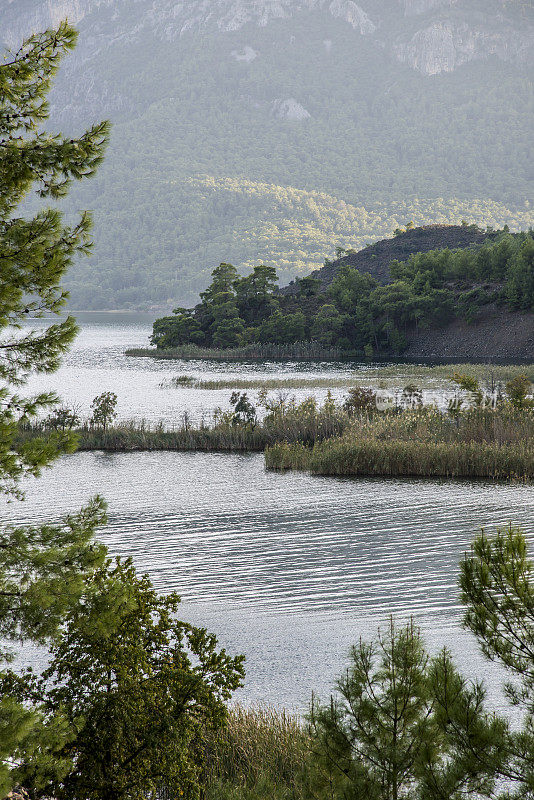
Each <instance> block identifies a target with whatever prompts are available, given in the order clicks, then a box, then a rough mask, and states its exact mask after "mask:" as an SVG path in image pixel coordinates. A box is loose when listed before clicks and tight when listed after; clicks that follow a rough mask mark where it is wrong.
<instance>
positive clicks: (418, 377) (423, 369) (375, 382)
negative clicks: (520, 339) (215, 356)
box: [162, 364, 534, 391]
mask: <svg viewBox="0 0 534 800" xmlns="http://www.w3.org/2000/svg"><path fill="white" fill-rule="evenodd" d="M455 373H459V374H461V375H465V374H467V375H471V376H473V377H474V378H476V379H477V380H478V381H479V382H480V383H481V384H482V385H483V386H485V387H489V386H496V385H499V384H500V385H501V386H504V385H505V384H506V383H507V382H508V381H510V380H512V379H513V378H516V377H518V376H519V375H526V376H527V378H529V379H530V380H531V381H532V382H534V367H533V366H532V365H531V366H528V365H527V366H524V365H494V364H440V365H438V366H423V365H418V364H387V365H384V366H368V367H367V366H364V367H362V368H361V369H359V370H355V371H354V372H353V373H352V374H350V375H335V374H332V375H331V376H319V375H318V376H313V375H310V376H302V377H300V376H299V377H292V378H276V377H274V378H271V377H269V376H266V377H263V378H261V377H258V378H239V377H234V378H217V379H209V380H205V379H202V378H197V377H195V376H192V375H177V376H176V377H174V378H171V379H170V380H169V381H166V382H164V383H163V384H162V386H164V387H165V388H167V387H173V386H174V387H176V388H191V389H205V390H222V389H236V390H237V389H241V390H255V389H259V390H262V389H263V390H266V391H269V390H275V389H281V390H284V389H287V390H291V389H321V388H323V389H336V388H341V389H344V388H347V389H348V388H350V387H353V386H355V385H356V384H358V385H361V386H374V387H377V386H381V387H382V388H399V387H403V386H405V385H407V384H409V383H415V384H417V385H418V386H419V387H420V388H422V389H436V388H444V389H445V388H446V389H449V390H452V389H455V388H456V385H455V384H454V383H453V382H452V380H451V378H452V375H453V374H455Z"/></svg>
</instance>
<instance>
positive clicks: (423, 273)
mask: <svg viewBox="0 0 534 800" xmlns="http://www.w3.org/2000/svg"><path fill="white" fill-rule="evenodd" d="M477 230H478V229H474V231H475V232H476V231H477ZM398 235H399V236H402V235H403V233H402V232H401V231H398ZM389 273H390V278H389V282H388V283H385V284H381V283H379V282H378V281H377V280H376V279H375V278H374V277H372V275H371V274H370V273H369V272H366V273H363V272H361V271H359V270H358V269H356V268H354V267H351V266H350V264H347V263H345V264H344V263H342V261H341V263H340V265H339V267H338V269H337V271H336V273H335V276H334V278H333V280H332V282H331V283H330V284H329V285H328V286H327V287H324V286H323V285H322V284H321V281H320V280H319V279H318V278H314V277H311V276H309V277H306V278H300V279H298V280H297V282H296V285H295V287H294V290H293V291H292V292H286V293H281V292H280V291H279V290H278V287H277V281H278V277H277V274H276V270H275V269H274V268H273V267H271V266H268V265H260V266H256V267H254V269H253V271H252V273H251V274H250V275H247V276H245V277H240V276H239V275H238V274H237V270H236V268H235V267H234V266H232V265H231V264H227V263H222V264H220V266H218V267H217V268H216V269H215V270H214V271H213V272H212V282H211V284H210V286H209V287H208V288H207V289H206V290H205V291H204V292H203V293H202V294H201V302H200V303H199V304H198V305H196V306H195V307H194V308H192V309H187V308H177V309H175V311H174V313H173V315H172V316H168V317H162V318H160V319H158V320H156V322H155V323H154V332H153V337H152V343H153V344H155V345H156V346H157V347H158V348H160V349H167V348H172V347H179V346H181V345H191V344H193V345H200V346H202V347H212V348H216V349H225V348H235V347H240V346H242V345H247V344H251V343H260V344H267V345H292V344H296V343H300V342H316V343H318V344H320V345H321V346H323V347H325V348H329V347H336V348H339V349H341V350H343V351H347V352H351V353H365V354H366V355H372V354H373V353H381V352H391V353H396V354H400V353H402V352H403V350H404V349H405V348H406V345H407V339H406V335H407V333H408V331H409V330H410V329H411V328H414V327H415V328H424V327H430V326H443V325H446V324H448V323H449V322H451V321H452V320H453V319H455V318H462V319H465V320H466V321H467V322H473V321H475V320H476V319H477V316H478V315H479V313H480V311H481V309H482V308H483V307H484V306H488V305H489V304H494V305H502V306H506V307H507V308H509V309H512V310H526V311H530V310H533V311H534V231H533V230H530V231H528V232H523V233H517V234H512V233H510V232H509V230H508V229H506V228H505V229H503V230H500V231H495V232H490V233H489V234H487V235H486V238H485V240H484V242H483V244H482V245H480V246H478V247H466V248H464V249H457V250H450V249H441V250H432V251H429V252H421V253H415V254H413V255H411V256H410V257H409V258H408V260H406V261H393V262H392V263H391V264H390V265H389Z"/></svg>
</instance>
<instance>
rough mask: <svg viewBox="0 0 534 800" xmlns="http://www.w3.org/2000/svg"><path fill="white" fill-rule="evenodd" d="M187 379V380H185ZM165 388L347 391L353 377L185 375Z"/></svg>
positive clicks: (168, 382) (173, 380)
mask: <svg viewBox="0 0 534 800" xmlns="http://www.w3.org/2000/svg"><path fill="white" fill-rule="evenodd" d="M186 378H187V380H186ZM163 385H164V386H165V387H167V386H172V387H176V388H180V389H184V388H189V389H207V390H218V389H236V390H237V389H242V390H254V389H260V390H261V389H263V390H266V391H269V390H273V389H282V390H283V389H322V388H323V389H336V388H340V389H348V388H350V387H351V386H354V377H350V376H348V377H335V376H332V377H331V378H320V377H316V378H314V377H309V378H221V379H217V380H202V379H200V378H190V377H189V376H186V375H178V376H177V377H176V378H171V380H170V381H167V382H166V383H165V384H163Z"/></svg>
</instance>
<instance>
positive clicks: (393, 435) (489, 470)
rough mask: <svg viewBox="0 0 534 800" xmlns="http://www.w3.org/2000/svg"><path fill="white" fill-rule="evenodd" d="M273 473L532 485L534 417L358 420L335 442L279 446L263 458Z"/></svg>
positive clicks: (512, 413) (412, 414) (420, 414)
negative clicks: (450, 479)
mask: <svg viewBox="0 0 534 800" xmlns="http://www.w3.org/2000/svg"><path fill="white" fill-rule="evenodd" d="M265 461H266V466H267V467H268V468H269V469H276V470H287V469H297V470H308V471H310V472H312V473H314V474H317V475H355V476H357V475H361V476H363V475H366V476H383V477H400V476H406V477H449V478H488V479H492V480H524V481H530V480H532V479H533V478H534V411H533V410H532V409H522V410H519V409H512V408H505V409H502V410H497V411H492V410H489V409H472V410H468V411H465V412H463V413H462V414H459V415H457V416H456V417H453V418H451V417H450V416H446V415H444V414H440V413H439V412H436V411H435V410H429V411H405V412H403V413H401V414H383V415H375V416H369V415H367V416H361V417H359V418H358V419H356V420H354V421H353V422H352V424H351V425H350V426H349V427H348V428H347V429H346V430H345V432H344V433H343V434H342V435H341V436H338V437H333V438H331V439H329V440H327V441H323V442H318V443H316V444H315V445H313V446H311V447H310V446H306V444H305V443H302V442H296V443H290V442H279V443H277V444H275V445H272V446H270V447H269V448H268V449H267V451H266V454H265Z"/></svg>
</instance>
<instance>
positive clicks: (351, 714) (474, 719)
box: [310, 621, 506, 800]
mask: <svg viewBox="0 0 534 800" xmlns="http://www.w3.org/2000/svg"><path fill="white" fill-rule="evenodd" d="M336 689H337V693H338V694H337V698H336V699H334V698H333V697H332V699H331V701H330V703H329V704H324V705H322V704H321V703H316V702H313V704H312V709H311V713H310V723H311V728H312V732H313V734H314V740H315V745H314V746H315V753H316V764H317V768H318V769H317V786H318V789H319V792H318V796H321V794H320V791H321V790H324V792H325V794H326V795H327V796H329V797H331V798H335V799H336V800H337V798H339V800H341V799H342V798H343V800H361V798H367V800H400V798H408V797H409V798H412V799H413V800H460V798H463V797H466V796H467V797H469V796H472V797H491V793H492V791H493V787H494V783H495V775H496V770H497V766H498V765H500V764H502V763H503V753H504V745H503V742H504V736H505V731H506V724H505V723H504V722H503V721H502V720H501V719H499V718H497V717H495V716H493V715H491V716H490V715H489V714H487V712H486V711H485V708H484V692H483V690H482V688H481V687H480V686H478V685H476V684H475V685H470V684H469V683H468V682H467V681H465V680H464V679H463V678H462V677H461V676H460V675H459V673H458V672H457V670H456V669H455V667H454V665H453V663H452V660H451V657H450V655H449V653H448V652H447V651H446V650H444V651H442V652H441V653H440V654H439V655H438V656H436V657H435V658H432V659H431V658H430V657H429V656H428V654H427V652H426V650H425V648H424V644H423V641H422V638H421V634H420V632H419V631H418V629H417V628H416V627H415V626H414V625H413V623H409V624H407V625H406V626H404V627H402V628H396V627H395V625H394V624H393V622H392V621H391V623H390V626H389V629H388V631H387V632H386V633H385V634H379V636H378V639H377V640H376V641H374V642H371V643H367V642H363V641H360V643H359V644H358V645H357V646H355V647H353V648H352V650H351V654H350V664H349V667H348V669H347V671H346V673H345V675H343V676H342V677H341V678H340V679H339V681H338V682H337V685H336Z"/></svg>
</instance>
